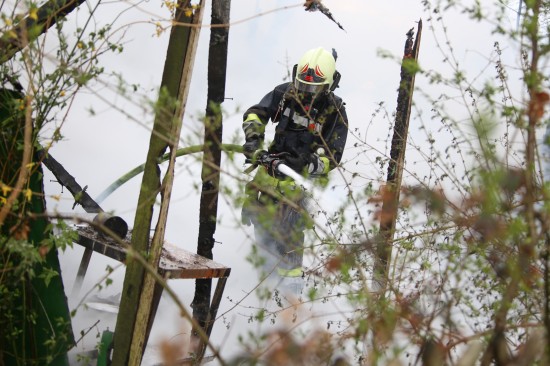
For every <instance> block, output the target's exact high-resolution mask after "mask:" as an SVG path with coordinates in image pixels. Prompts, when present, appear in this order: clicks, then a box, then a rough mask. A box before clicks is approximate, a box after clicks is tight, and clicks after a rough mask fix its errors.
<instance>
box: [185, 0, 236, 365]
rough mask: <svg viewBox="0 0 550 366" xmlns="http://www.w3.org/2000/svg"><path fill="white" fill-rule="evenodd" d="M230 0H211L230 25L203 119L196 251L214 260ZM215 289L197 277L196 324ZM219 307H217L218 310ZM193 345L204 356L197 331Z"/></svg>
mask: <svg viewBox="0 0 550 366" xmlns="http://www.w3.org/2000/svg"><path fill="white" fill-rule="evenodd" d="M230 7H231V0H212V19H211V24H212V25H224V24H227V27H212V28H211V33H210V46H209V51H208V96H207V103H206V117H205V121H204V128H205V135H204V144H203V146H204V155H203V164H202V173H201V178H202V191H201V199H200V212H199V235H198V243H197V254H199V255H201V256H203V257H206V258H209V259H212V258H213V254H212V249H213V247H214V242H215V239H214V233H215V231H216V220H217V216H218V196H219V184H220V164H221V152H222V130H223V129H222V113H221V107H220V106H221V104H222V103H223V101H224V99H225V79H226V70H227V48H228V43H229V42H228V41H229V13H230ZM211 291H212V280H211V279H197V281H196V285H195V297H194V299H193V302H192V304H191V306H192V308H193V317H194V318H195V319H196V320H197V323H198V324H199V325H200V326H201V327H202V328H203V329H204V330H208V332H207V335H210V334H209V333H210V331H209V330H211V329H212V327H211V326H209V322H210V323H211V322H213V321H214V319H208V315H209V314H215V312H210V311H209V310H210V294H211ZM215 310H217V309H215ZM191 340H192V346H193V348H194V350H195V351H196V352H197V355H198V357H199V359H200V358H202V356H203V352H204V345H203V346H202V347H199V349H196V348H197V344H199V343H200V342H199V341H200V339H199V338H198V334H197V330H196V329H193V331H192V339H191Z"/></svg>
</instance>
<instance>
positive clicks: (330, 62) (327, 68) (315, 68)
mask: <svg viewBox="0 0 550 366" xmlns="http://www.w3.org/2000/svg"><path fill="white" fill-rule="evenodd" d="M333 52H334V50H333ZM293 79H294V86H295V88H296V90H298V91H299V92H303V93H310V94H319V93H321V92H326V91H328V90H329V89H330V90H334V89H336V87H337V86H338V81H339V80H340V74H339V73H338V71H336V56H335V55H334V56H333V55H332V54H331V53H330V52H328V51H327V50H325V49H323V48H322V47H319V48H315V49H312V50H309V51H307V52H306V53H305V54H304V55H303V56H302V58H301V59H300V61H299V62H298V64H297V65H295V66H294V70H293Z"/></svg>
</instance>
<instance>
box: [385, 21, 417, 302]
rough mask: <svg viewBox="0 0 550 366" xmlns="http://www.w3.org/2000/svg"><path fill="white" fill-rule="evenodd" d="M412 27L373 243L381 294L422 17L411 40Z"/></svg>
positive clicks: (403, 157) (395, 204)
mask: <svg viewBox="0 0 550 366" xmlns="http://www.w3.org/2000/svg"><path fill="white" fill-rule="evenodd" d="M413 34H414V31H413V29H411V30H410V31H409V32H408V33H407V41H406V42H405V52H404V56H403V63H402V66H401V83H400V84H399V93H398V96H397V111H396V116H395V126H394V131H393V138H392V143H391V151H390V162H389V164H388V175H387V179H386V187H385V188H384V189H385V191H384V193H383V203H382V213H381V218H380V239H381V240H379V241H378V244H377V258H376V262H375V266H374V280H375V282H376V284H377V286H378V287H379V289H378V290H379V291H380V293H381V294H383V293H384V289H385V287H386V282H387V278H388V264H389V263H390V260H391V250H392V241H393V236H394V233H395V225H396V221H397V216H398V208H399V207H398V206H399V191H400V189H401V180H402V177H403V168H404V165H405V150H406V147H407V135H408V130H409V118H410V115H411V105H412V97H413V91H414V79H415V73H414V72H411V68H413V67H415V66H414V65H411V64H409V65H407V64H406V63H407V62H408V61H407V60H414V61H415V62H416V61H417V60H418V51H419V48H420V37H421V34H422V20H420V21H419V23H418V31H417V33H416V39H415V41H414V44H413V40H412V37H413Z"/></svg>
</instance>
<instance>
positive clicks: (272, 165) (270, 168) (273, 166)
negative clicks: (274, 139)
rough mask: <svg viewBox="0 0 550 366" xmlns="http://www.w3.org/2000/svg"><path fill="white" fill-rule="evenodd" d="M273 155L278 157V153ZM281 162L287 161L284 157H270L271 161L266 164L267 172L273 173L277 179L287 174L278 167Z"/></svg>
mask: <svg viewBox="0 0 550 366" xmlns="http://www.w3.org/2000/svg"><path fill="white" fill-rule="evenodd" d="M271 157H276V155H271ZM281 163H285V160H284V158H281V159H279V158H274V159H270V160H269V162H268V163H267V164H265V165H264V166H265V168H266V169H267V173H268V174H269V175H271V176H272V177H274V178H277V179H283V178H284V177H285V175H284V174H283V173H281V172H280V171H279V169H278V168H277V166H278V165H279V164H281Z"/></svg>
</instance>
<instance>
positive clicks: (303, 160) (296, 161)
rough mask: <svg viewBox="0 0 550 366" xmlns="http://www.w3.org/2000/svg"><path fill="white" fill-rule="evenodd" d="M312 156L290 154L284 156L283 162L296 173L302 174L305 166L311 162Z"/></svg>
mask: <svg viewBox="0 0 550 366" xmlns="http://www.w3.org/2000/svg"><path fill="white" fill-rule="evenodd" d="M312 158H313V157H312V156H311V155H310V154H300V155H298V156H292V155H291V156H287V157H285V164H286V165H288V167H289V168H291V169H292V170H294V171H295V172H296V173H298V174H302V173H303V171H304V169H305V168H306V166H309V164H310V163H311V160H312Z"/></svg>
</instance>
